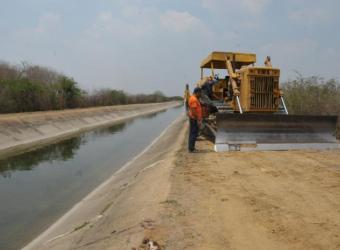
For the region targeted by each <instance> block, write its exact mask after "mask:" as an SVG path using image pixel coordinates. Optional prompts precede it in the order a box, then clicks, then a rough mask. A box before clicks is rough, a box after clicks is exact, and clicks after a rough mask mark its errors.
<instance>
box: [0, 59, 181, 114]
mask: <svg viewBox="0 0 340 250" xmlns="http://www.w3.org/2000/svg"><path fill="white" fill-rule="evenodd" d="M179 99H181V98H180V97H167V96H165V95H164V94H163V93H162V92H159V91H156V92H155V93H153V94H148V95H146V94H137V95H130V94H127V93H125V92H124V91H122V90H115V89H101V90H97V91H94V92H93V93H90V94H89V93H87V92H86V91H84V90H82V89H81V88H80V87H79V86H78V83H77V82H76V81H75V80H74V79H72V78H70V77H67V76H65V75H63V74H60V73H58V72H56V71H54V70H51V69H48V68H45V67H40V66H36V65H29V64H25V63H24V64H22V65H21V66H13V65H9V64H7V63H1V62H0V113H14V112H31V111H45V110H61V109H69V108H82V107H94V106H108V105H119V104H134V103H152V102H165V101H171V100H179Z"/></svg>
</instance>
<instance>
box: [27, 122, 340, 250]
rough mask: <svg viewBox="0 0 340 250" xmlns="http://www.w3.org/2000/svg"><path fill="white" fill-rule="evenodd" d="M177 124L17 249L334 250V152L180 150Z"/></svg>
mask: <svg viewBox="0 0 340 250" xmlns="http://www.w3.org/2000/svg"><path fill="white" fill-rule="evenodd" d="M186 133H187V124H186V122H184V121H183V120H179V121H177V122H176V123H175V124H173V125H172V126H171V127H170V128H169V129H167V130H166V131H165V132H164V133H163V135H162V136H161V137H160V138H159V139H158V140H157V141H156V142H155V143H154V144H153V145H152V146H151V147H149V148H148V149H147V150H146V151H145V152H144V154H142V155H140V156H139V157H138V158H137V159H136V160H135V161H134V162H132V163H131V164H130V165H129V166H128V167H126V168H124V170H122V171H120V172H119V173H117V174H116V175H115V176H113V177H112V178H111V179H110V180H109V181H108V182H106V183H105V184H103V185H102V187H100V188H99V189H97V191H95V192H94V193H93V194H92V195H90V196H89V197H88V198H86V199H85V200H84V201H82V202H81V203H80V204H78V205H77V206H76V207H75V208H74V209H73V211H71V212H69V213H68V214H67V215H65V216H64V217H63V218H62V219H61V220H60V221H59V222H57V223H56V224H55V225H54V226H52V227H51V228H50V230H48V231H46V232H45V233H44V234H43V235H42V236H40V237H39V238H37V239H36V240H35V241H34V242H33V243H32V244H31V245H29V247H27V249H144V248H142V245H141V243H142V241H143V239H144V238H148V239H151V240H154V241H156V242H158V243H159V244H160V245H161V246H162V249H175V250H178V249H195V250H196V249H216V250H217V249H339V248H340V233H339V232H340V151H339V150H326V151H317V150H309V151H282V152H225V153H215V152H214V151H213V145H212V143H211V142H209V141H206V140H205V139H203V138H201V139H200V140H199V141H198V143H197V148H198V149H199V150H200V152H199V153H194V154H189V153H188V152H187V150H186Z"/></svg>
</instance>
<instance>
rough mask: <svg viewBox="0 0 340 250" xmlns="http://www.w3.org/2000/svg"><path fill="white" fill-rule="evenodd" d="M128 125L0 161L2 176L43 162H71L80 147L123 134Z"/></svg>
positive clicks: (110, 128) (9, 175)
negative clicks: (103, 138) (104, 137)
mask: <svg viewBox="0 0 340 250" xmlns="http://www.w3.org/2000/svg"><path fill="white" fill-rule="evenodd" d="M126 125H127V123H121V124H116V125H113V126H111V127H108V128H103V129H98V130H95V131H92V132H90V133H88V134H82V135H80V136H78V137H74V138H70V139H67V140H64V141H62V142H59V143H56V144H51V145H48V146H45V147H43V148H38V149H36V150H34V151H30V152H26V153H23V154H20V155H15V156H11V157H8V158H4V159H0V175H1V176H2V177H4V178H10V177H11V176H12V173H13V172H14V171H30V170H32V169H33V168H35V167H37V166H39V164H40V163H42V162H49V163H53V162H58V161H59V162H61V161H67V160H70V159H72V158H73V157H74V155H75V153H76V152H77V151H78V149H79V148H80V146H81V145H82V144H85V143H87V141H88V140H89V139H91V138H92V139H93V138H98V137H100V136H107V135H109V134H115V133H119V132H122V131H123V130H124V129H125V128H126Z"/></svg>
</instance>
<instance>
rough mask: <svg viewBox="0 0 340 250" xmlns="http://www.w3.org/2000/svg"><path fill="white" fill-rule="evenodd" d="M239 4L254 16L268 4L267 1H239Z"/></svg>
mask: <svg viewBox="0 0 340 250" xmlns="http://www.w3.org/2000/svg"><path fill="white" fill-rule="evenodd" d="M239 1H240V4H241V5H242V6H243V7H244V8H246V9H247V10H248V11H249V12H251V13H254V14H259V13H261V12H262V11H263V10H264V8H265V7H266V6H267V4H268V3H269V0H239Z"/></svg>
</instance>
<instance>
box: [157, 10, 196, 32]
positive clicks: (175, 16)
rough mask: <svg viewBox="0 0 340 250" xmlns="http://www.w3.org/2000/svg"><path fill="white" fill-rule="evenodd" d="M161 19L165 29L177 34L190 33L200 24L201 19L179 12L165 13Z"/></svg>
mask: <svg viewBox="0 0 340 250" xmlns="http://www.w3.org/2000/svg"><path fill="white" fill-rule="evenodd" d="M160 19H161V23H162V25H163V26H164V27H166V28H168V29H170V30H173V31H175V32H184V31H188V30H191V29H193V28H195V27H197V26H198V25H199V24H200V19H198V18H197V17H195V16H193V15H191V14H190V13H189V12H179V11H174V10H169V11H167V12H165V13H164V14H163V15H162V16H161V17H160Z"/></svg>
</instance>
